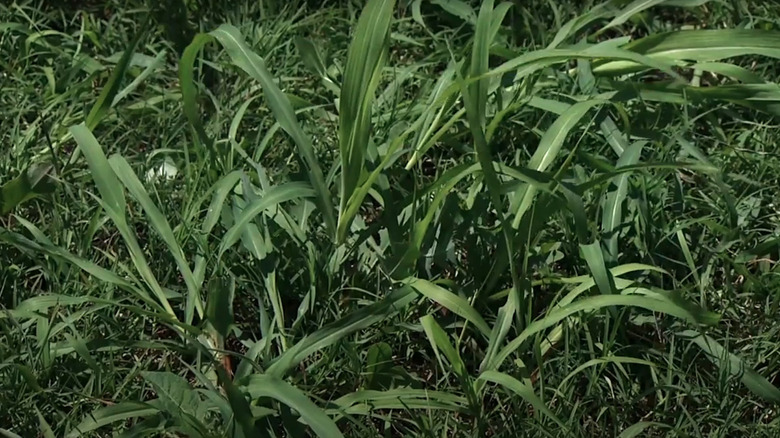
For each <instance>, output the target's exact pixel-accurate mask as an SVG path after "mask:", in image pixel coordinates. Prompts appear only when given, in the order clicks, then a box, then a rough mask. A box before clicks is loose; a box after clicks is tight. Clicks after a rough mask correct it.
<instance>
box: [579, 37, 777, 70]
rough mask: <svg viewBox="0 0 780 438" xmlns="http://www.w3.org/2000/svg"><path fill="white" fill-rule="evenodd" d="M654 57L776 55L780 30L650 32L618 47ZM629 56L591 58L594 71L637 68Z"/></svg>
mask: <svg viewBox="0 0 780 438" xmlns="http://www.w3.org/2000/svg"><path fill="white" fill-rule="evenodd" d="M622 49H623V50H628V51H631V52H634V53H637V54H641V55H643V56H646V57H649V58H651V59H654V60H659V61H664V62H671V63H674V64H680V63H683V61H686V62H687V61H695V62H707V61H718V60H721V59H726V58H733V57H735V56H744V55H760V56H767V57H771V58H780V32H777V31H771V30H758V29H714V30H681V31H676V32H667V33H660V34H653V35H650V36H647V37H644V38H641V39H639V40H636V41H633V42H631V43H628V44H626V45H624V46H623V47H622ZM641 69H642V66H641V65H639V64H638V63H636V62H634V61H630V60H620V61H617V60H616V61H602V62H594V65H593V73H594V74H608V75H620V74H625V73H629V72H634V71H637V70H641Z"/></svg>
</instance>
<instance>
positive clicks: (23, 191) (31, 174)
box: [0, 164, 55, 215]
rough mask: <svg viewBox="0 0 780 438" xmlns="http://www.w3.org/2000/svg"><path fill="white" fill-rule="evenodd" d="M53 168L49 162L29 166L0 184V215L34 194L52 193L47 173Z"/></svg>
mask: <svg viewBox="0 0 780 438" xmlns="http://www.w3.org/2000/svg"><path fill="white" fill-rule="evenodd" d="M53 169H54V166H53V165H51V164H44V165H37V166H30V167H29V168H27V169H25V170H23V171H22V173H21V175H19V176H17V177H16V178H14V179H12V180H10V181H8V182H6V183H5V184H3V185H2V186H0V215H5V214H8V213H10V212H11V211H13V209H14V208H16V207H17V206H18V205H20V204H22V203H24V202H26V201H28V200H30V199H32V198H34V197H36V196H40V195H44V194H48V193H52V192H53V191H54V189H55V186H54V181H53V180H52V179H51V177H50V176H49V174H50V173H51V171H52V170H53Z"/></svg>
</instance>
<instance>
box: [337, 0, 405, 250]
mask: <svg viewBox="0 0 780 438" xmlns="http://www.w3.org/2000/svg"><path fill="white" fill-rule="evenodd" d="M394 6H395V1H394V0H370V1H369V2H368V4H367V5H366V7H365V8H364V9H363V12H362V13H361V14H360V18H359V19H358V23H357V27H356V29H355V34H354V36H353V37H352V42H351V43H350V45H349V50H348V52H347V65H346V67H345V69H344V81H343V84H342V86H341V96H340V101H339V151H340V153H341V193H340V197H341V201H340V205H339V222H338V236H337V240H338V241H339V242H343V241H344V239H345V238H346V234H347V231H348V230H349V225H350V224H351V222H352V219H353V218H354V216H352V217H350V216H347V215H345V213H346V210H347V203H348V201H349V200H350V198H351V197H352V195H353V193H354V192H355V190H356V189H357V186H358V183H359V181H360V179H361V178H362V177H363V172H364V170H365V156H366V151H367V148H368V143H369V140H370V137H371V114H372V109H373V105H372V103H373V102H374V94H375V93H376V89H377V86H378V85H379V80H380V79H381V77H382V68H383V67H384V65H385V61H386V59H387V50H388V39H389V37H390V23H391V22H392V19H393V8H394Z"/></svg>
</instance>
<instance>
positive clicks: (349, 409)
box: [326, 388, 467, 418]
mask: <svg viewBox="0 0 780 438" xmlns="http://www.w3.org/2000/svg"><path fill="white" fill-rule="evenodd" d="M331 404H332V405H335V406H336V407H335V408H332V409H328V410H327V411H326V412H328V413H329V414H331V415H334V416H336V418H339V417H341V416H344V415H371V413H372V412H374V410H377V409H400V410H408V409H422V410H431V411H433V410H446V411H455V412H464V413H465V412H466V411H467V409H466V399H465V398H463V397H461V396H458V395H455V394H452V393H450V392H445V391H430V390H427V389H412V388H394V389H389V390H387V391H372V390H363V391H356V392H353V393H351V394H347V395H345V396H343V397H340V398H338V399H336V400H333V401H332V402H331Z"/></svg>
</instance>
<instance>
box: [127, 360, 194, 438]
mask: <svg viewBox="0 0 780 438" xmlns="http://www.w3.org/2000/svg"><path fill="white" fill-rule="evenodd" d="M141 377H143V378H144V380H146V381H147V382H148V383H149V384H150V385H152V387H153V388H154V392H155V393H157V397H158V399H157V400H158V402H159V405H160V408H161V409H162V410H164V411H166V412H167V413H168V414H170V415H171V416H172V417H173V418H175V419H176V421H177V422H178V423H179V425H180V426H181V427H182V428H183V429H184V430H185V431H186V432H187V434H188V436H192V437H199V436H200V437H202V436H207V435H205V433H206V430H207V429H206V427H205V426H204V425H203V424H201V423H200V422H201V421H202V420H203V419H205V416H206V413H207V404H206V403H204V401H203V400H202V399H201V398H200V396H199V395H198V393H197V391H195V389H194V388H193V387H191V386H190V384H189V383H188V382H187V381H186V380H184V378H182V377H181V376H178V375H176V374H173V373H171V372H167V371H142V372H141Z"/></svg>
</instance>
